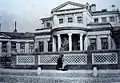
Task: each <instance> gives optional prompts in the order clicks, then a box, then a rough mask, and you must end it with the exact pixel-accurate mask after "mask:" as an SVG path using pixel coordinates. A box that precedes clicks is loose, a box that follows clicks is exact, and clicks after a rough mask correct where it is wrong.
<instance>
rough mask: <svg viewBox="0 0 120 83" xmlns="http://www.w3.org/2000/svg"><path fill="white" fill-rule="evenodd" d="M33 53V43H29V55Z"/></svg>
mask: <svg viewBox="0 0 120 83" xmlns="http://www.w3.org/2000/svg"><path fill="white" fill-rule="evenodd" d="M30 44H31V45H30ZM32 44H33V45H32ZM33 51H34V42H29V53H32V52H33Z"/></svg>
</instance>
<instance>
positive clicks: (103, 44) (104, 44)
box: [101, 38, 108, 50]
mask: <svg viewBox="0 0 120 83" xmlns="http://www.w3.org/2000/svg"><path fill="white" fill-rule="evenodd" d="M103 39H107V41H106V42H104V41H102V40H103ZM106 44H107V47H105V46H106ZM101 49H102V50H105V49H108V38H101Z"/></svg>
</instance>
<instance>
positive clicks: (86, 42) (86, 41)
mask: <svg viewBox="0 0 120 83" xmlns="http://www.w3.org/2000/svg"><path fill="white" fill-rule="evenodd" d="M89 44H90V43H89V39H88V36H87V35H86V37H85V41H84V50H87V48H88V46H89Z"/></svg>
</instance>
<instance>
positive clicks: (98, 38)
mask: <svg viewBox="0 0 120 83" xmlns="http://www.w3.org/2000/svg"><path fill="white" fill-rule="evenodd" d="M97 49H98V50H101V39H100V37H99V36H97Z"/></svg>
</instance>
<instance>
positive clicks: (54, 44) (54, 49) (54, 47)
mask: <svg viewBox="0 0 120 83" xmlns="http://www.w3.org/2000/svg"><path fill="white" fill-rule="evenodd" d="M52 46H53V52H55V51H56V43H55V38H54V37H53V38H52Z"/></svg>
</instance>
